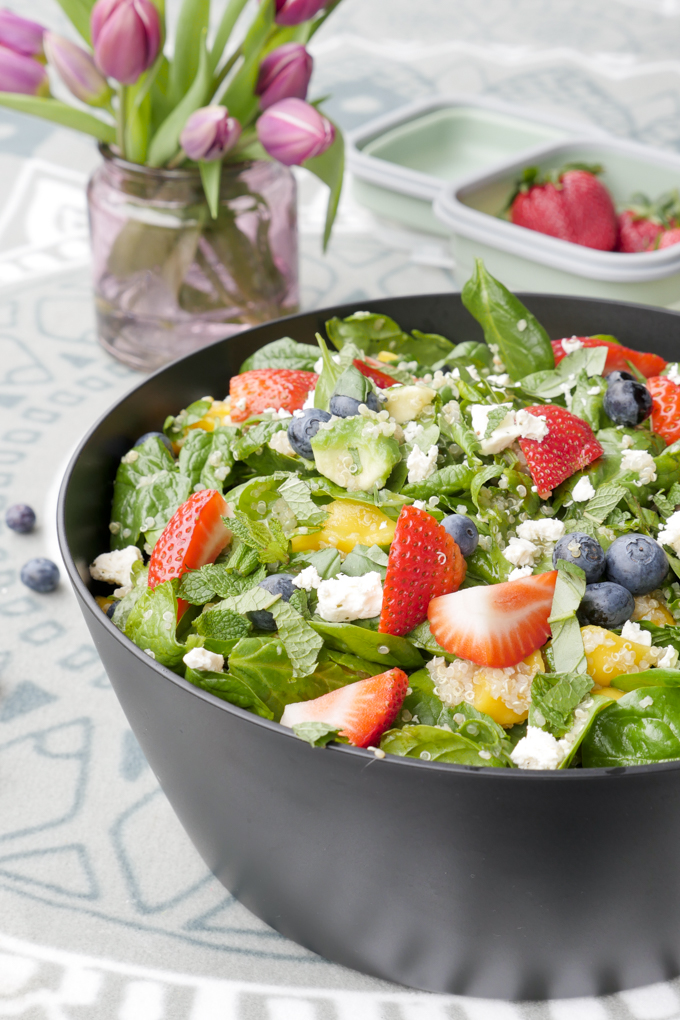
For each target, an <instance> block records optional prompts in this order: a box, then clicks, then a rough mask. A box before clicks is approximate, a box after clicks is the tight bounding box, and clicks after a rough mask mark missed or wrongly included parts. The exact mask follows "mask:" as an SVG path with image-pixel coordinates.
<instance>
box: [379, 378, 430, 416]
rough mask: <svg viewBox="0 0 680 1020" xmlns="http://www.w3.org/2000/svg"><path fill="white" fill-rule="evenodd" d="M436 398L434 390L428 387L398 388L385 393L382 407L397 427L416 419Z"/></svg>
mask: <svg viewBox="0 0 680 1020" xmlns="http://www.w3.org/2000/svg"><path fill="white" fill-rule="evenodd" d="M436 396H437V393H436V390H432V389H430V387H429V386H398V387H396V388H395V389H392V390H388V391H387V400H386V401H385V404H384V407H385V410H387V411H388V412H389V415H390V417H391V418H394V420H395V421H396V422H397V424H398V425H403V424H404V423H405V422H407V421H413V419H414V418H417V417H418V415H419V414H420V412H421V411H422V410H423V408H425V407H427V405H428V404H431V403H432V401H433V400H434V398H435V397H436Z"/></svg>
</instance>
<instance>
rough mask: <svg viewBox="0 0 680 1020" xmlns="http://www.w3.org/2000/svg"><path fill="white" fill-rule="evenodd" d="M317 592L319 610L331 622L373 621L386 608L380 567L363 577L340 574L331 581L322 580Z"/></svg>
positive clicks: (320, 614)
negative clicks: (383, 603) (379, 571)
mask: <svg viewBox="0 0 680 1020" xmlns="http://www.w3.org/2000/svg"><path fill="white" fill-rule="evenodd" d="M317 591H318V595H319V605H318V608H317V612H318V613H319V616H321V617H322V619H324V620H328V622H329V623H346V622H348V621H350V620H369V619H371V618H372V617H373V616H378V615H379V614H380V610H381V608H382V596H383V592H382V583H381V580H380V574H379V573H378V572H377V570H372V571H370V573H368V574H364V575H363V576H362V577H346V576H345V574H338V576H337V577H334V578H331V579H330V580H328V581H322V582H321V584H320V585H319V587H318V589H317Z"/></svg>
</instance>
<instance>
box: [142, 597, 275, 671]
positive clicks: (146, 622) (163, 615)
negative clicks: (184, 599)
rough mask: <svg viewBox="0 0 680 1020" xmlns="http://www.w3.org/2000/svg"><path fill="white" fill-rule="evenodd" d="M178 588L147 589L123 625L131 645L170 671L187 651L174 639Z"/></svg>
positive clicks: (177, 664)
mask: <svg viewBox="0 0 680 1020" xmlns="http://www.w3.org/2000/svg"><path fill="white" fill-rule="evenodd" d="M177 588H178V584H177V580H176V579H173V580H172V581H164V582H163V583H162V584H157V585H156V587H155V588H153V589H151V588H147V590H146V591H145V592H144V594H143V595H142V596H141V598H140V599H139V600H138V601H137V602H136V604H135V605H134V606H133V608H132V610H131V612H130V615H129V616H128V618H127V623H126V624H125V634H126V636H127V637H129V638H130V640H131V641H134V643H135V644H136V645H137V646H138V647H139V648H141V649H142V651H143V652H147V653H152V654H151V655H150V658H152V659H155V660H156V662H159V663H160V664H161V665H162V666H169V667H170V668H171V669H173V668H174V667H176V666H179V664H180V663H181V661H182V658H183V656H184V654H185V652H186V650H187V648H186V646H185V645H182V644H180V643H179V642H178V641H177V638H176V629H177ZM260 590H261V589H260Z"/></svg>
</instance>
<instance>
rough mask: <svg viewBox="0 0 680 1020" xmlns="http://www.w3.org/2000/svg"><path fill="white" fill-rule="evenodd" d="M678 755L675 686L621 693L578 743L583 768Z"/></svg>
mask: <svg viewBox="0 0 680 1020" xmlns="http://www.w3.org/2000/svg"><path fill="white" fill-rule="evenodd" d="M617 679H618V678H617ZM650 701H651V703H650ZM678 758H680V688H678V687H641V688H639V689H638V690H635V691H631V692H630V693H629V694H624V696H623V697H622V698H619V700H618V701H613V702H612V703H611V704H610V705H608V706H607V707H606V708H605V709H604V710H603V711H602V712H600V714H599V715H598V716H597V718H596V719H595V721H594V723H593V725H592V726H591V728H590V731H589V733H588V734H587V736H586V738H585V739H584V741H583V744H582V746H581V759H582V762H583V765H584V767H585V768H612V767H615V766H620V765H649V764H651V763H652V762H662V761H675V760H677V759H678Z"/></svg>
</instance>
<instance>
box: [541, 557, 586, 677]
mask: <svg viewBox="0 0 680 1020" xmlns="http://www.w3.org/2000/svg"><path fill="white" fill-rule="evenodd" d="M557 568H558V574H557V583H556V585H555V594H554V596H553V603H552V609H551V612H550V616H549V618H548V623H549V624H550V629H551V631H552V655H553V661H554V663H555V673H558V674H559V673H566V674H570V673H585V672H586V669H587V666H588V664H587V662H586V653H585V650H584V648H583V638H582V637H581V627H580V624H579V622H578V620H577V618H576V610H577V609H578V607H579V606H580V604H581V599H582V598H583V596H584V594H585V590H586V575H585V573H584V571H583V570H581V568H580V567H577V566H576V565H575V564H573V563H568V562H567V561H566V560H558V561H557Z"/></svg>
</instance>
